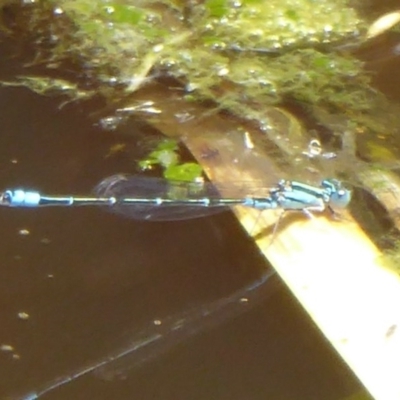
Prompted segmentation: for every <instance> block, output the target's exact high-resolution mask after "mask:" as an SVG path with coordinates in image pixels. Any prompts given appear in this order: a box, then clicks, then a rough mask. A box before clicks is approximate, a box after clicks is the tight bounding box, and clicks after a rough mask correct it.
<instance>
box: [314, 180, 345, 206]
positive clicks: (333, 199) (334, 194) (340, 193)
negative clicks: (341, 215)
mask: <svg viewBox="0 0 400 400" xmlns="http://www.w3.org/2000/svg"><path fill="white" fill-rule="evenodd" d="M321 185H322V187H323V188H324V189H326V191H327V197H328V203H329V206H330V207H332V208H346V207H347V206H348V205H349V203H350V200H351V190H350V189H346V188H345V187H344V186H343V184H342V182H341V181H339V180H337V179H324V180H323V181H322V183H321Z"/></svg>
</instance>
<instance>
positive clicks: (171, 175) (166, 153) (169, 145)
mask: <svg viewBox="0 0 400 400" xmlns="http://www.w3.org/2000/svg"><path fill="white" fill-rule="evenodd" d="M139 166H140V167H141V168H142V169H151V168H153V167H155V166H160V167H161V168H163V170H164V177H165V178H167V179H169V180H179V181H194V180H196V178H199V177H201V175H202V173H203V169H202V168H201V167H200V165H198V164H196V163H191V162H188V163H182V162H181V160H180V155H179V146H178V143H177V142H176V141H175V140H163V141H161V142H160V143H159V144H158V145H157V148H156V149H155V150H153V151H151V152H150V154H149V155H148V156H147V157H146V158H145V159H143V160H141V161H139Z"/></svg>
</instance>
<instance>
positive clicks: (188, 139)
mask: <svg viewBox="0 0 400 400" xmlns="http://www.w3.org/2000/svg"><path fill="white" fill-rule="evenodd" d="M164 95H165V94H163V93H162V92H161V91H159V90H158V91H157V92H156V93H155V97H154V96H153V98H156V97H157V96H159V97H160V104H163V107H164V108H163V113H162V117H158V118H155V119H154V120H153V121H152V122H153V124H154V125H155V126H156V127H158V128H159V129H160V130H161V131H162V132H164V133H166V134H169V135H171V136H175V135H176V136H179V137H180V138H183V140H184V141H185V143H186V145H187V147H188V148H189V149H190V151H191V152H192V153H193V154H194V155H195V157H197V159H198V160H199V162H200V163H201V164H202V165H203V166H204V169H205V171H206V173H207V174H208V176H209V177H210V178H211V180H212V181H213V182H217V183H218V182H226V181H230V182H232V181H233V182H234V181H257V182H265V184H267V182H269V183H270V182H271V180H270V179H267V178H269V175H274V174H279V172H278V171H277V170H276V167H275V166H274V165H273V164H272V163H271V161H269V160H268V158H266V157H265V155H264V154H262V152H259V151H258V150H257V149H251V148H247V149H246V148H245V146H244V144H243V134H244V132H246V129H249V133H250V134H253V133H254V132H252V131H251V128H248V127H247V126H244V125H240V124H238V122H237V121H234V120H232V119H229V118H226V117H224V116H221V115H220V114H218V113H214V114H211V115H210V113H208V114H207V111H206V110H204V109H202V108H201V107H200V106H198V105H196V104H192V105H189V106H188V105H187V104H179V100H177V99H178V97H179V96H177V99H176V101H175V102H174V99H171V101H169V102H168V105H167V106H165V101H164V100H165V97H164ZM161 102H162V103H161ZM165 107H166V108H165ZM179 109H181V114H180V116H177V115H176V110H179ZM182 115H186V116H188V118H185V121H184V123H183V122H182V121H181V122H182V123H177V119H178V120H179V119H180V118H182ZM199 118H200V122H199ZM258 133H259V132H258ZM279 140H282V143H283V144H284V143H285V142H287V141H289V140H291V138H290V137H287V136H286V137H281V138H280V139H279ZM296 140H298V138H296ZM303 145H305V144H301V145H300V147H301V146H303ZM278 146H279V143H278ZM299 151H301V148H299ZM244 152H245V153H247V154H246V155H245V157H243V153H244ZM236 157H238V159H237V158H236ZM243 160H244V161H243ZM303 172H304V171H300V175H301V174H303ZM221 190H222V191H223V188H222V189H221ZM234 211H235V213H236V215H237V216H238V219H239V221H240V222H241V224H242V225H243V226H244V228H245V229H246V230H247V231H248V232H249V235H251V236H253V237H254V238H255V241H256V243H257V245H258V247H259V248H260V251H261V252H262V253H263V254H264V255H265V256H266V258H267V259H268V260H269V261H270V262H271V263H272V265H273V266H274V268H275V269H276V271H277V272H278V273H279V274H280V276H281V277H282V278H283V279H284V281H285V282H286V284H287V285H288V286H289V288H290V289H291V291H292V292H293V294H294V295H295V296H296V298H297V299H298V300H299V302H300V303H301V304H302V305H303V307H304V308H305V309H306V311H307V312H308V313H309V315H310V316H311V318H312V319H313V320H314V321H315V323H316V324H317V325H318V327H319V328H320V329H321V331H322V332H323V334H324V335H325V336H326V338H327V339H328V340H329V341H330V343H331V344H332V345H333V347H334V348H335V349H336V350H337V351H338V352H339V354H340V355H341V356H342V358H343V359H344V360H345V361H346V362H347V364H348V365H349V366H350V367H351V369H352V370H353V371H354V373H355V374H356V375H357V376H358V377H359V379H360V380H361V382H362V383H363V384H364V385H365V387H366V388H367V389H368V390H369V391H370V393H371V394H372V395H373V396H374V397H375V398H376V399H378V400H395V399H396V400H398V399H400V379H398V371H400V279H399V276H398V275H396V274H395V273H393V272H391V271H390V270H388V269H386V268H385V267H384V265H383V264H382V263H383V261H382V257H381V254H380V252H379V251H378V249H377V248H376V247H375V246H374V244H373V243H372V242H371V241H370V240H369V238H368V237H367V236H366V235H365V233H364V232H363V231H362V229H361V228H360V227H359V226H358V225H357V223H356V222H355V221H353V220H352V218H351V216H350V215H348V214H347V213H346V212H344V213H343V214H342V218H341V220H340V221H333V220H332V218H327V217H326V216H323V215H320V216H315V218H312V219H309V218H307V217H305V216H304V215H302V214H297V215H293V214H288V215H287V216H285V217H284V218H283V220H282V222H281V223H280V226H279V229H278V233H277V235H276V237H275V238H274V240H273V241H272V243H271V232H272V229H271V227H273V226H274V224H275V222H276V220H277V218H278V217H279V212H278V213H277V212H274V211H266V212H264V213H262V215H261V217H260V213H259V212H258V211H257V210H251V209H245V208H243V207H236V208H235V210H234Z"/></svg>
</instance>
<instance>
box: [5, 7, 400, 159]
mask: <svg viewBox="0 0 400 400" xmlns="http://www.w3.org/2000/svg"><path fill="white" fill-rule="evenodd" d="M0 5H1V10H2V13H1V17H2V18H1V26H2V31H3V34H4V39H5V40H12V41H15V42H16V43H18V44H21V43H22V44H23V46H25V47H29V49H30V51H29V52H27V54H28V55H27V56H26V58H25V59H23V62H22V63H23V65H25V67H26V68H25V69H26V76H25V77H19V78H16V79H15V84H17V85H24V86H27V87H29V88H30V89H32V90H34V91H36V92H37V93H40V94H44V93H46V94H49V93H56V92H57V91H58V92H59V93H60V94H63V95H64V96H67V97H69V98H70V100H71V101H75V100H85V99H89V98H90V97H92V96H100V97H102V98H103V99H104V101H105V103H106V104H108V110H110V109H111V110H112V109H113V108H114V109H117V108H118V109H123V108H124V107H126V108H129V106H130V104H131V103H132V101H136V100H135V95H136V94H137V93H139V92H143V91H145V90H146V89H147V88H149V87H151V85H152V84H153V82H155V81H156V80H157V79H159V78H160V77H161V78H162V77H167V78H168V79H172V80H173V81H174V85H175V86H179V87H181V88H182V90H181V97H182V99H183V100H184V101H186V102H187V103H190V102H204V101H209V102H212V107H213V108H214V109H215V110H225V111H229V112H230V113H232V114H234V115H235V116H237V117H238V118H241V119H243V120H251V121H255V122H256V123H257V124H258V125H259V126H260V127H261V128H262V127H263V126H267V125H268V126H269V125H271V124H274V121H273V119H271V118H270V116H269V114H268V110H270V109H271V108H272V109H274V108H282V107H284V105H285V104H286V103H287V102H294V103H296V104H297V105H298V107H300V108H303V109H305V110H306V111H307V112H308V113H310V114H311V115H312V118H314V119H315V120H316V121H317V122H319V123H320V124H321V125H323V126H329V125H330V121H332V120H335V134H337V132H338V130H340V129H343V130H344V129H348V128H349V126H350V125H351V126H352V127H353V128H354V129H353V131H354V134H357V132H358V131H360V130H361V131H363V132H369V133H370V134H369V135H368V136H366V137H368V141H369V142H370V144H369V149H373V147H374V145H375V144H374V143H375V139H374V135H376V134H378V133H379V134H380V135H386V136H387V137H390V136H391V135H394V133H395V132H397V129H398V126H399V123H400V120H399V115H400V113H398V112H395V111H394V107H389V102H388V100H387V99H386V98H385V96H383V95H382V94H381V93H379V91H377V90H376V89H374V88H373V87H372V85H371V76H370V74H368V72H366V71H365V69H364V65H363V63H362V62H361V61H359V60H358V59H357V58H356V57H354V56H353V54H352V53H351V52H349V51H346V49H347V48H348V47H349V45H350V48H351V47H352V46H355V45H357V43H359V44H362V43H364V42H365V40H366V39H365V34H366V32H367V30H368V24H367V23H366V22H365V21H364V20H363V18H361V17H360V15H359V13H358V12H357V10H356V9H355V8H353V7H351V6H350V4H349V2H348V1H345V0H336V1H331V0H329V1H328V0H323V1H321V0H320V1H316V0H301V1H299V0H283V1H282V0H271V1H268V2H265V1H259V0H206V1H205V2H199V3H197V2H192V3H187V2H184V1H180V0H174V1H172V0H171V1H168V0H162V1H153V0H141V1H137V2H135V3H133V2H131V1H127V0H119V1H110V0H97V1H93V0H42V1H38V2H35V1H32V2H30V3H29V2H24V3H20V2H19V1H11V0H8V1H3V2H1V3H0ZM67 70H68V71H71V70H72V71H73V72H72V73H68V74H67V73H66V72H65V71H67ZM5 83H6V84H12V82H11V80H7V82H5ZM149 100H150V101H151V100H152V99H151V98H146V100H145V101H149ZM165 101H168V99H165ZM155 107H158V108H159V109H160V114H162V110H163V105H162V104H160V103H157V104H156V105H155ZM136 109H137V110H140V106H138V107H137V108H136ZM389 109H390V112H388V111H387V110H389ZM396 110H397V109H396ZM134 113H135V112H134V111H133V112H132V114H134ZM150 117H152V116H149V118H150ZM325 117H327V119H325ZM141 118H146V116H144V115H143V113H142V114H141ZM159 118H162V117H159ZM276 130H277V131H279V126H276ZM379 146H381V141H380V142H379ZM377 152H378V151H375V153H377ZM370 153H371V154H374V151H371V152H370ZM379 153H380V154H382V152H381V151H380V152H379Z"/></svg>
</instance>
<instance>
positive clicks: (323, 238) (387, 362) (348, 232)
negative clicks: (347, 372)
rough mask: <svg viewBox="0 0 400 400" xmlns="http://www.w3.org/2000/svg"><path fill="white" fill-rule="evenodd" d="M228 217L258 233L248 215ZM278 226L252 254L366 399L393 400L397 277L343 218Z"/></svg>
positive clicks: (398, 341) (399, 390)
mask: <svg viewBox="0 0 400 400" xmlns="http://www.w3.org/2000/svg"><path fill="white" fill-rule="evenodd" d="M250 211H251V210H250ZM235 213H236V214H237V216H238V219H239V220H240V221H241V222H242V224H243V225H244V227H245V229H246V230H248V231H249V234H250V235H251V234H252V231H255V232H258V231H259V230H260V226H258V227H257V228H256V229H255V227H254V217H253V215H250V216H249V211H248V210H246V209H244V208H243V207H237V208H236V210H235ZM265 217H266V219H267V220H268V221H267V222H266V226H267V227H269V226H270V225H271V221H270V219H271V216H270V215H268V216H265ZM263 220H264V217H261V218H259V224H263ZM283 225H284V228H283V230H280V229H278V232H277V233H276V236H275V238H274V239H273V241H272V243H271V236H270V234H267V235H264V236H262V235H259V234H257V236H259V237H258V238H257V239H255V242H256V244H257V246H258V247H259V248H260V251H261V252H262V253H263V254H264V255H265V257H266V258H267V259H268V260H269V261H270V262H271V264H272V265H273V266H274V268H275V269H276V271H277V272H278V273H279V275H280V276H281V277H282V279H283V280H284V281H285V283H286V284H287V285H288V287H289V288H290V290H291V291H292V293H293V294H294V295H295V296H296V298H297V299H298V300H299V302H300V303H301V304H302V305H303V307H304V308H305V309H306V311H307V312H308V313H309V315H310V316H311V318H312V319H313V320H314V322H315V323H316V324H317V326H318V327H319V328H320V329H321V331H322V332H323V334H324V335H325V336H326V338H327V339H328V340H329V341H330V343H331V344H332V345H333V347H334V348H335V349H336V350H337V351H338V352H339V354H340V355H341V357H342V358H343V359H344V360H345V361H346V363H347V364H348V365H349V366H350V368H351V369H352V370H353V372H354V373H355V374H356V375H357V376H358V378H359V379H360V380H361V382H362V383H363V384H364V385H365V387H366V388H367V389H368V390H369V391H370V393H371V394H372V395H373V396H374V398H376V399H379V400H383V399H385V400H386V399H387V400H389V399H393V400H394V399H400V380H399V378H398V371H399V370H400V279H399V277H398V275H396V274H394V273H393V272H391V271H390V270H388V269H386V268H385V267H384V266H383V265H382V257H381V254H380V253H379V251H378V249H377V248H376V247H375V246H374V244H373V243H372V242H371V241H370V240H369V238H368V237H367V236H366V235H365V234H364V232H363V231H362V230H361V229H360V228H359V226H358V225H357V224H356V223H355V222H354V221H353V220H352V219H351V217H350V216H349V215H347V214H343V215H342V219H341V220H340V221H332V220H331V219H329V218H327V217H325V216H316V217H315V218H313V219H309V218H307V217H304V218H298V219H297V220H295V221H291V223H290V224H287V225H285V224H283ZM267 232H270V229H268V228H267Z"/></svg>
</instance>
